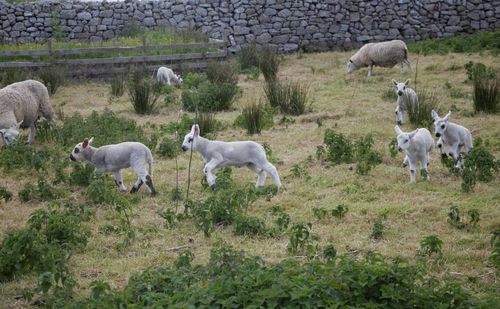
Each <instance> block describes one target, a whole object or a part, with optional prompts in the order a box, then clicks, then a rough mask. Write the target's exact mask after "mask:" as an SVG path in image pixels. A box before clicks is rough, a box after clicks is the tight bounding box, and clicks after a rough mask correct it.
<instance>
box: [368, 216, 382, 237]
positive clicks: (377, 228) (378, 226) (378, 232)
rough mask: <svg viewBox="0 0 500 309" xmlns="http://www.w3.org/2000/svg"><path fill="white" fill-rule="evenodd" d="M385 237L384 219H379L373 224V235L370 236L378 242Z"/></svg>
mask: <svg viewBox="0 0 500 309" xmlns="http://www.w3.org/2000/svg"><path fill="white" fill-rule="evenodd" d="M383 235H384V223H383V222H382V217H379V218H378V219H377V220H375V222H374V223H373V228H372V233H371V234H370V237H371V238H373V239H377V240H378V239H381V238H382V236H383Z"/></svg>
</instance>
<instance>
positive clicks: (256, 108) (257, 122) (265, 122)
mask: <svg viewBox="0 0 500 309" xmlns="http://www.w3.org/2000/svg"><path fill="white" fill-rule="evenodd" d="M273 118H274V109H273V108H271V107H270V106H268V105H267V104H265V103H262V102H259V103H256V102H252V103H250V104H248V105H246V106H245V107H244V108H243V111H242V112H241V114H240V115H239V116H238V117H236V120H235V121H234V123H235V125H237V126H239V127H242V128H244V129H246V130H247V134H260V132H261V131H262V129H268V128H271V127H272V126H273Z"/></svg>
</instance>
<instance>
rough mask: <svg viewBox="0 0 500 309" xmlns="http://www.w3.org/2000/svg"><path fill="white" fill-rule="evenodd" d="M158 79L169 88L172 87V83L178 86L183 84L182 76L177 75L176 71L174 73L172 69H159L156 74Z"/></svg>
mask: <svg viewBox="0 0 500 309" xmlns="http://www.w3.org/2000/svg"><path fill="white" fill-rule="evenodd" d="M156 79H157V80H158V81H159V82H162V83H165V84H166V85H168V86H171V85H172V83H174V84H176V85H177V86H179V85H180V84H182V78H181V77H180V75H176V74H175V73H174V71H172V69H170V68H166V67H159V68H158V71H157V72H156Z"/></svg>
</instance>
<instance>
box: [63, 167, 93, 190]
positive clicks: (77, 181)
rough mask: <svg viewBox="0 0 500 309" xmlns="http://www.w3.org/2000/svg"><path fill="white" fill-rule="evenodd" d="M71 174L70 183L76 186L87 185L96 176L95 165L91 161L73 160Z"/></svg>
mask: <svg viewBox="0 0 500 309" xmlns="http://www.w3.org/2000/svg"><path fill="white" fill-rule="evenodd" d="M71 168H72V171H71V173H70V175H69V183H70V184H72V185H76V186H81V187H87V186H88V185H89V184H90V183H91V182H92V178H93V177H94V170H95V167H94V165H92V164H90V163H81V162H73V163H72V164H71Z"/></svg>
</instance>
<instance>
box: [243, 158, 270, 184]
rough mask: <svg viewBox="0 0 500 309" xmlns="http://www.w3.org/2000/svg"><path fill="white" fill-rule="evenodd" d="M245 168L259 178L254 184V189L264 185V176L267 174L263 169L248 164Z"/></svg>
mask: <svg viewBox="0 0 500 309" xmlns="http://www.w3.org/2000/svg"><path fill="white" fill-rule="evenodd" d="M247 167H248V168H249V169H251V170H252V171H254V172H255V173H256V174H257V175H258V176H259V177H258V178H257V183H256V184H255V187H262V186H263V185H264V183H265V182H266V176H267V173H266V171H264V170H263V169H261V168H259V167H257V166H256V165H255V164H252V163H250V164H248V165H247Z"/></svg>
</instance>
